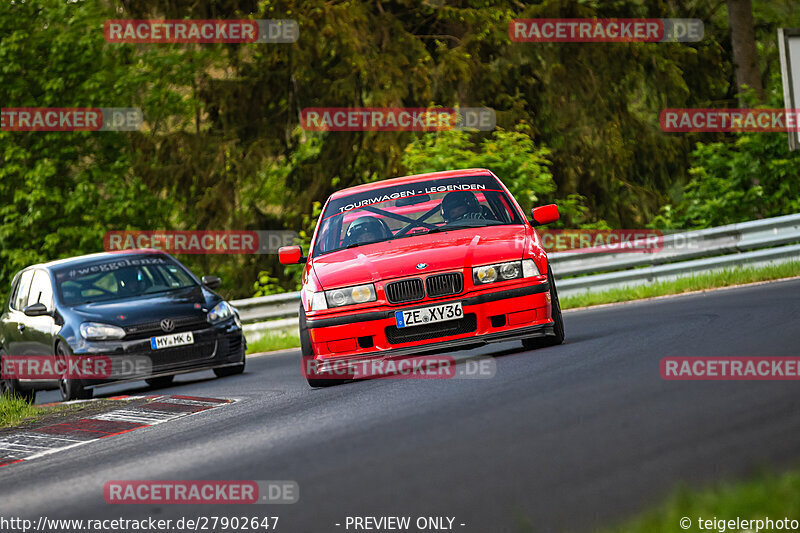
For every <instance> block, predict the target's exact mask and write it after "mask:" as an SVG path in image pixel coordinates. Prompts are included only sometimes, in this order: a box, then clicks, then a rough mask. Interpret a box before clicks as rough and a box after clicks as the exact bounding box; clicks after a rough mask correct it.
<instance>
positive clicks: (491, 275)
mask: <svg viewBox="0 0 800 533" xmlns="http://www.w3.org/2000/svg"><path fill="white" fill-rule="evenodd" d="M496 279H497V269H496V268H495V267H493V266H489V267H484V268H480V269H478V281H480V282H481V283H491V282H493V281H494V280H496Z"/></svg>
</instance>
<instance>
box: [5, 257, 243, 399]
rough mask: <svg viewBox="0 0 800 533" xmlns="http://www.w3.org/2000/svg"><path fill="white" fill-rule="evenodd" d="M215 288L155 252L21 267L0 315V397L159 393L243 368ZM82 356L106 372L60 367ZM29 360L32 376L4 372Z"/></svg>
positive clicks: (228, 311) (235, 333)
mask: <svg viewBox="0 0 800 533" xmlns="http://www.w3.org/2000/svg"><path fill="white" fill-rule="evenodd" d="M219 285H220V279H219V278H217V277H215V276H204V277H203V278H202V280H199V279H197V278H196V277H195V276H194V275H193V274H192V273H191V272H190V271H189V270H188V269H187V268H186V267H184V266H183V265H182V264H181V263H180V262H178V261H177V260H176V259H174V258H173V257H172V256H170V255H169V254H167V253H164V252H162V251H159V250H133V251H124V252H110V253H99V254H92V255H85V256H81V257H74V258H70V259H62V260H59V261H53V262H50V263H45V264H41V265H34V266H31V267H28V268H26V269H25V270H23V271H21V272H19V273H18V274H17V275H16V276H15V277H14V280H13V282H12V286H11V294H10V297H9V300H8V302H7V303H6V305H5V307H4V309H3V312H2V315H0V358H2V370H3V374H2V376H0V377H2V380H0V387H1V388H2V390H0V392H2V393H6V394H14V395H17V396H22V397H24V398H28V399H30V400H33V399H34V398H35V395H36V391H37V390H51V389H56V388H58V389H60V391H61V397H62V398H63V399H64V400H71V399H78V398H89V397H91V396H92V393H93V390H94V389H95V388H97V387H100V386H103V385H107V384H111V383H120V382H121V381H135V380H141V379H145V381H147V383H149V384H150V385H153V386H165V385H168V384H169V383H170V382H171V381H172V379H173V378H174V377H175V375H176V374H180V373H184V372H193V371H197V370H206V369H212V370H213V371H214V373H215V374H216V375H217V376H219V377H222V376H230V375H234V374H239V373H241V372H243V371H244V367H245V355H244V354H245V348H246V345H245V340H244V336H243V334H242V326H241V322H240V320H239V316H238V313H237V312H236V310H235V309H234V308H233V307H232V306H231V305H230V304H228V303H227V302H226V301H224V300H223V299H222V298H221V297H220V296H219V295H218V294H217V293H216V292H214V290H213V289H215V288H217V287H218V286H219ZM91 358H94V360H97V359H100V358H102V359H104V360H105V361H109V362H110V365H112V366H114V367H115V370H114V372H109V373H103V374H100V373H95V374H92V373H91V372H85V373H80V372H74V371H67V370H66V369H68V368H69V369H73V370H74V369H75V368H77V366H76V365H75V361H78V360H83V362H85V361H86V360H88V359H91ZM31 361H33V362H35V363H36V365H37V366H35V368H36V369H37V370H39V369H42V372H40V373H36V372H34V373H31V372H24V371H23V372H16V373H14V372H11V370H13V369H17V370H19V368H21V362H26V363H30V362H31ZM48 361H51V362H58V363H59V364H57V365H55V364H50V365H49V366H48V365H47V363H48ZM142 363H145V364H142ZM15 365H19V366H15ZM125 365H128V366H127V367H126V368H122V367H123V366H125ZM29 366H30V365H29ZM134 367H135V368H134ZM26 368H27V367H26ZM45 369H48V371H45ZM54 371H55V373H54ZM89 378H92V379H89Z"/></svg>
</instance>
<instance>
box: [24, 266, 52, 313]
mask: <svg viewBox="0 0 800 533" xmlns="http://www.w3.org/2000/svg"><path fill="white" fill-rule="evenodd" d="M35 303H43V304H44V305H45V306H46V307H47V308H48V309H52V308H53V284H52V283H50V276H48V275H47V272H44V271H43V270H37V271H36V273H35V274H34V275H33V281H32V282H31V290H30V295H29V296H28V304H27V305H33V304H35Z"/></svg>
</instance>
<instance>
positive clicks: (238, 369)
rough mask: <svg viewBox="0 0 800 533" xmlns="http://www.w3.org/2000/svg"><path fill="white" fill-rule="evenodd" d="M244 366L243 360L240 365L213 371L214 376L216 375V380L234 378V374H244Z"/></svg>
mask: <svg viewBox="0 0 800 533" xmlns="http://www.w3.org/2000/svg"><path fill="white" fill-rule="evenodd" d="M244 365H245V362H244V360H242V364H241V365H236V366H223V367H222V368H215V369H214V374H216V376H217V377H218V378H226V377H228V376H235V375H236V374H241V373H242V372H244Z"/></svg>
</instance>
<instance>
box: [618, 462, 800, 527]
mask: <svg viewBox="0 0 800 533" xmlns="http://www.w3.org/2000/svg"><path fill="white" fill-rule="evenodd" d="M798 509H800V471H797V470H792V471H789V472H787V473H784V474H774V473H762V474H760V475H758V476H757V477H755V478H753V479H751V480H749V481H746V482H737V483H731V484H721V485H716V486H714V487H712V488H708V489H704V490H698V491H694V490H689V489H687V488H681V489H679V490H677V491H676V492H675V493H673V494H672V496H670V497H669V498H668V499H667V501H666V502H664V503H663V504H661V505H660V506H658V507H657V508H654V509H652V510H650V511H647V512H645V513H643V514H641V515H639V516H637V517H634V518H632V519H631V520H629V521H626V522H625V523H623V524H620V525H619V526H616V527H614V528H612V529H606V530H605V531H606V533H645V532H646V533H662V532H663V533H667V532H669V533H675V532H676V531H688V532H694V531H696V532H700V531H708V530H711V531H742V530H745V531H746V530H752V531H756V530H757V529H758V526H759V524H758V523H756V522H752V523H747V524H745V523H740V524H739V526H740V527H737V526H736V524H730V523H728V522H727V521H728V520H736V518H737V517H738V518H740V519H741V520H742V521H744V520H748V521H750V520H765V519H766V518H767V517H769V518H770V519H772V520H773V521H775V522H776V523H777V521H778V520H784V519H785V518H788V519H789V520H790V521H791V520H795V521H797V520H800V511H798ZM687 519H688V520H687ZM714 519H717V520H718V521H722V520H725V521H726V522H725V523H724V524H721V523H720V522H716V523H714V522H711V523H709V522H705V521H706V520H714ZM681 520H683V522H681ZM795 523H796V522H795ZM687 525H688V527H684V526H687ZM700 526H703V527H700ZM760 529H761V530H762V531H763V530H765V529H767V526H766V524H761V525H760ZM770 529H771V530H773V531H775V530H779V529H783V530H787V529H788V530H791V528H787V527H781V528H778V527H777V526H773V527H772V528H770Z"/></svg>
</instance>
